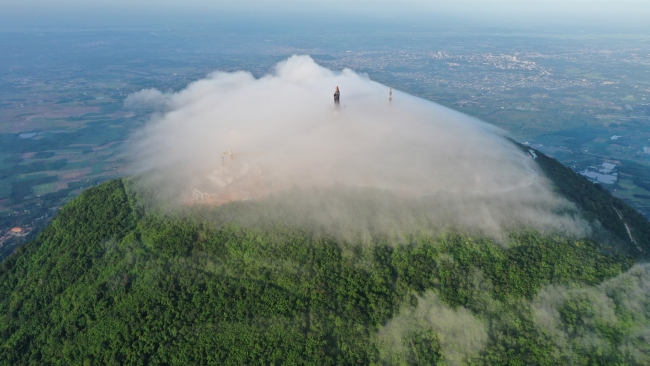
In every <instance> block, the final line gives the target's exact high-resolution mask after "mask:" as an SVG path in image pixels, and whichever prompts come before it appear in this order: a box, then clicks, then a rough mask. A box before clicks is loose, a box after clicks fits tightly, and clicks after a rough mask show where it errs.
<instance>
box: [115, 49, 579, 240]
mask: <svg viewBox="0 0 650 366" xmlns="http://www.w3.org/2000/svg"><path fill="white" fill-rule="evenodd" d="M337 86H338V87H340V90H341V97H340V106H337V105H335V103H334V101H333V93H334V90H335V87H337ZM125 105H126V106H127V107H129V108H134V109H137V108H153V109H154V110H156V111H157V112H156V113H154V114H153V115H152V118H151V121H150V122H149V123H148V124H147V125H146V127H145V128H143V129H142V130H141V131H139V132H138V133H137V134H136V135H134V136H133V138H132V140H131V142H130V147H129V156H130V157H131V158H132V160H133V164H134V165H133V166H134V167H135V168H136V171H137V172H138V173H144V174H145V175H147V177H148V180H147V182H148V183H147V184H150V185H151V186H155V187H156V191H157V192H158V193H159V195H161V197H162V199H161V200H162V201H165V202H177V203H178V204H197V203H198V204H201V203H204V204H213V205H218V204H224V203H227V202H230V201H242V200H244V201H246V200H259V199H263V198H264V197H268V196H269V195H275V196H277V195H281V194H283V192H287V191H288V190H289V189H295V188H300V189H317V190H320V191H319V192H320V196H319V198H318V199H314V200H312V201H313V202H312V201H310V200H309V199H304V200H301V201H300V202H295V206H302V207H303V208H305V207H306V208H307V210H308V211H309V210H316V211H319V212H320V214H321V215H322V216H323V217H326V218H327V219H329V220H334V221H337V220H343V219H342V218H345V220H346V222H347V223H348V224H349V223H355V222H357V220H358V223H359V224H360V225H366V222H364V220H365V221H368V220H366V218H368V217H370V216H369V215H372V217H373V220H376V219H377V218H378V217H379V218H385V221H389V222H394V221H395V220H399V221H409V217H410V216H411V215H413V214H414V213H413V212H412V210H410V211H409V210H406V211H408V212H402V214H403V215H400V217H399V218H398V217H397V216H396V215H397V214H396V213H394V212H392V211H393V210H394V208H396V206H398V205H399V203H395V202H400V199H403V202H409V201H411V202H430V204H429V205H428V206H426V208H425V209H424V211H425V215H424V216H426V217H428V220H430V222H437V223H438V224H440V223H444V224H445V225H443V226H446V227H449V226H452V227H460V228H470V229H474V230H478V231H480V232H483V233H487V234H489V235H493V236H497V237H498V236H499V235H500V231H501V230H503V229H506V228H508V227H513V226H521V225H524V226H529V227H534V228H536V229H539V230H542V231H562V232H565V233H570V234H573V235H585V234H587V233H588V232H589V229H588V227H587V225H586V223H585V222H584V221H582V220H581V219H579V218H576V217H575V215H574V214H570V212H571V211H573V205H571V204H570V203H568V202H567V201H566V200H564V199H562V198H559V197H557V196H556V195H555V194H553V193H552V192H551V190H550V189H549V184H548V182H547V181H546V179H544V178H543V177H541V176H540V175H539V174H538V169H537V167H536V165H535V163H534V160H533V159H531V158H530V157H529V156H528V155H527V154H526V153H524V152H522V151H521V150H520V149H519V148H517V147H516V146H514V145H513V144H512V143H510V142H509V141H508V140H506V139H505V138H504V137H503V136H502V135H503V132H502V131H500V130H499V129H497V128H495V127H493V126H491V125H488V124H486V123H484V122H481V121H479V120H476V119H474V118H471V117H468V116H466V115H463V114H461V113H458V112H455V111H453V110H450V109H448V108H445V107H442V106H440V105H437V104H435V103H432V102H429V101H426V100H423V99H420V98H417V97H414V96H411V95H408V94H405V93H402V92H399V91H397V90H393V91H392V100H389V87H388V86H385V85H382V84H379V83H376V82H374V81H372V80H370V79H369V78H368V77H367V76H365V75H360V74H357V73H355V72H353V71H351V70H348V69H345V70H343V71H342V72H334V71H331V70H328V69H325V68H323V67H321V66H319V65H317V64H316V63H315V62H314V61H313V60H312V59H311V58H310V57H308V56H292V57H291V58H289V59H287V60H285V61H282V62H280V63H278V64H277V65H276V67H275V69H274V70H273V72H272V73H270V74H269V75H267V76H265V77H262V78H259V79H256V78H254V77H253V76H252V75H251V74H250V73H246V72H235V73H224V72H215V73H212V74H210V75H209V76H208V77H207V78H206V79H204V80H199V81H197V82H194V83H192V84H190V85H189V86H188V87H187V88H186V89H184V90H181V91H179V92H176V93H163V92H160V91H158V90H155V89H146V90H142V91H140V92H137V93H134V94H132V95H130V96H128V97H127V99H126V100H125ZM336 187H354V188H373V189H375V190H377V191H379V192H386V193H389V194H390V195H391V196H392V197H398V198H399V199H398V200H397V201H394V200H393V201H391V202H393V203H392V204H376V205H374V206H373V205H370V206H373V207H374V208H373V209H372V212H366V213H364V212H363V210H359V211H360V212H357V213H355V214H354V215H349V214H348V213H349V209H348V208H345V207H344V206H347V205H351V206H354V200H355V197H354V196H353V197H348V196H349V194H348V196H346V198H345V199H343V201H344V203H342V204H341V203H340V202H342V200H341V199H340V198H336V197H334V195H336V193H335V192H336V191H337V189H336ZM323 192H326V193H323ZM337 200H338V201H337ZM337 202H339V203H337ZM324 203H325V204H324ZM292 205H293V203H292ZM346 210H348V212H344V211H346ZM418 211H420V212H421V211H423V209H422V207H419V208H418ZM567 212H569V213H567Z"/></svg>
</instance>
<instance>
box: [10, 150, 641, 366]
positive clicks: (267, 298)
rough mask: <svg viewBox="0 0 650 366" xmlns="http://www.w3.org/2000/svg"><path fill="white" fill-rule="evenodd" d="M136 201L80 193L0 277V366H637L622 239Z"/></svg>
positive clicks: (634, 283) (637, 330)
mask: <svg viewBox="0 0 650 366" xmlns="http://www.w3.org/2000/svg"><path fill="white" fill-rule="evenodd" d="M552 162H553V161H551V160H549V164H551V163H552ZM555 164H558V165H559V163H557V162H555ZM558 172H561V170H558ZM558 174H560V173H558ZM571 174H574V173H572V172H571ZM562 177H563V178H564V179H565V180H566V181H571V180H570V179H569V178H571V177H567V176H565V175H563V176H562ZM580 179H582V178H580ZM136 187H137V186H136V185H134V184H133V183H131V181H129V180H127V181H123V180H116V181H111V182H109V183H105V184H103V185H101V186H99V187H96V188H92V189H90V190H88V191H86V192H84V193H83V194H82V195H81V196H80V197H78V198H77V199H75V200H73V201H72V202H71V203H70V204H69V205H68V206H66V207H65V208H64V209H63V210H62V211H61V213H60V214H59V216H58V217H57V218H56V219H55V220H54V222H53V223H52V224H51V225H50V227H48V229H46V230H45V231H44V232H43V233H42V234H41V235H40V236H39V238H38V239H37V240H36V241H34V242H31V243H28V244H27V245H25V246H23V247H21V248H20V249H19V250H18V251H17V252H16V253H15V254H14V255H12V256H11V257H9V258H8V259H7V260H5V261H4V262H3V263H2V264H0V309H1V310H0V313H1V314H3V315H2V321H1V322H0V339H1V341H0V342H1V344H2V348H1V351H0V362H1V363H5V364H34V363H42V364H49V363H62V362H63V363H68V364H80V363H83V364H125V363H128V364H271V363H274V364H288V363H290V364H320V365H327V364H331V365H339V364H358V363H362V364H448V365H455V364H462V363H467V362H469V363H475V364H505V363H512V362H518V363H522V364H546V365H556V364H563V363H567V362H570V363H573V364H612V363H618V364H638V365H643V364H647V362H648V361H649V359H648V349H647V344H648V343H647V334H648V329H650V328H649V323H648V319H649V318H648V315H649V314H647V311H646V310H644V309H647V308H648V307H647V298H646V297H645V293H646V292H645V289H646V288H647V284H648V271H647V265H636V266H635V265H634V263H635V262H637V261H639V260H643V256H642V254H641V253H640V252H638V250H637V249H636V248H634V247H632V244H631V243H629V241H628V242H625V240H623V239H624V238H623V239H617V238H616V236H615V235H613V236H612V237H611V238H610V239H608V240H604V239H602V240H601V239H598V240H594V239H575V238H572V237H570V236H566V235H563V234H540V233H539V232H537V231H535V230H532V229H526V228H520V229H518V230H513V231H511V232H510V233H509V236H508V238H507V245H505V246H504V245H503V244H500V243H496V242H495V241H494V240H492V239H490V238H486V237H482V236H480V235H478V236H477V235H468V234H466V233H463V232H458V231H454V230H451V229H449V230H443V231H439V232H431V231H427V230H421V231H419V232H416V233H413V234H412V235H404V236H402V239H401V240H396V238H395V237H391V236H390V235H386V234H385V233H382V232H379V233H375V232H372V231H371V232H369V233H368V235H369V236H368V237H364V236H358V237H356V239H355V237H354V236H340V237H336V236H334V235H331V231H323V230H319V229H318V228H315V227H313V226H309V225H306V224H305V222H303V223H302V224H301V223H300V222H296V221H295V220H293V219H292V218H290V217H287V216H283V215H277V213H278V211H276V209H277V206H276V205H274V204H271V203H268V202H267V203H265V202H266V201H264V200H262V201H259V202H239V203H232V204H228V205H223V206H219V207H211V206H201V205H199V206H194V207H190V208H187V209H186V210H184V211H183V212H175V213H170V212H168V211H161V210H160V209H159V208H156V206H155V205H151V204H150V202H149V203H148V201H147V196H148V193H147V192H142V191H139V190H138V189H137V188H136ZM584 192H586V193H589V191H584ZM300 194H301V191H293V192H286V193H285V195H286V196H285V198H287V199H288V198H290V197H291V195H300ZM590 199H593V197H591V198H590ZM601 199H606V197H605V196H603V197H601ZM610 199H613V198H611V197H610ZM585 200H586V198H585ZM270 201H271V202H273V201H272V200H270ZM265 214H268V215H267V216H265V217H268V218H269V219H268V220H260V215H262V216H264V215H265ZM234 217H236V218H238V219H237V220H235V219H233V218H234ZM247 217H249V218H251V219H250V220H247V219H246V218H247ZM597 219H602V218H597ZM631 249H633V250H631ZM634 251H636V253H635V252H634ZM632 279H634V280H632Z"/></svg>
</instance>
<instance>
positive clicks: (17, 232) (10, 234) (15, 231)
mask: <svg viewBox="0 0 650 366" xmlns="http://www.w3.org/2000/svg"><path fill="white" fill-rule="evenodd" d="M30 231H31V228H29V227H24V228H22V227H14V228H11V229H9V230H7V231H6V232H5V233H4V234H3V235H2V236H0V247H2V246H3V245H4V243H6V242H7V241H8V240H9V239H12V238H16V237H23V236H26V235H27V234H29V232H30Z"/></svg>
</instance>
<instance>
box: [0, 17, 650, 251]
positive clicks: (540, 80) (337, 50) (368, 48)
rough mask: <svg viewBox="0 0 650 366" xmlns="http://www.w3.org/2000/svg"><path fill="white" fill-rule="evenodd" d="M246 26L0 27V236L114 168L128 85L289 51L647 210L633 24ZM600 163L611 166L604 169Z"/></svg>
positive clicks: (645, 96)
mask: <svg viewBox="0 0 650 366" xmlns="http://www.w3.org/2000/svg"><path fill="white" fill-rule="evenodd" d="M323 26H325V25H323ZM257 27H258V28H257V29H255V28H253V29H248V30H247V31H245V32H242V31H241V29H240V28H238V25H237V24H236V23H235V22H232V23H231V24H229V23H227V22H215V23H213V24H200V25H195V26H191V25H188V24H186V23H182V22H179V23H178V24H163V23H160V24H156V23H154V22H149V23H148V24H147V25H146V26H140V27H130V29H114V28H110V27H107V28H106V29H101V30H97V29H92V28H89V27H83V26H80V27H79V28H74V27H69V28H61V27H59V28H56V27H50V28H48V27H47V26H46V25H44V26H41V27H38V26H35V27H33V28H32V29H21V30H12V31H10V30H3V31H2V32H0V41H1V42H2V44H3V47H2V49H1V50H0V56H1V57H0V65H1V66H2V67H1V69H0V70H1V71H0V85H2V87H1V88H0V178H1V180H0V217H1V220H0V228H1V229H2V233H3V235H4V233H6V232H7V230H8V229H10V228H12V227H15V226H23V227H27V228H28V230H29V228H32V229H37V228H39V227H42V223H44V222H46V221H47V218H49V217H51V216H52V214H53V213H54V212H56V209H57V207H59V206H60V205H61V204H62V203H64V202H65V201H67V200H68V199H70V198H71V197H73V196H75V195H77V194H78V193H79V192H81V190H83V189H84V188H87V187H89V186H92V185H95V184H97V183H99V182H102V181H105V180H107V179H110V178H114V177H118V176H123V175H124V174H127V172H128V167H127V165H126V164H125V162H126V160H125V159H124V156H122V155H121V154H122V153H123V149H122V147H123V142H124V140H125V139H126V138H127V137H128V135H129V133H130V131H133V129H134V128H136V127H138V126H140V125H141V124H142V123H143V122H144V121H146V120H147V118H148V117H149V113H150V111H148V110H135V111H132V110H128V109H126V108H125V107H124V106H123V101H124V99H125V98H126V96H127V95H129V94H130V93H133V92H135V91H138V90H141V89H143V88H150V87H154V88H160V89H162V90H169V89H170V88H171V90H180V89H181V88H183V87H184V86H186V85H187V84H188V83H190V82H192V81H195V80H198V79H200V78H202V77H204V76H205V75H207V74H208V73H209V72H211V71H214V70H222V71H235V70H246V71H249V72H252V73H253V74H254V75H255V76H257V77H261V76H263V75H265V74H266V73H267V72H269V70H270V68H271V67H272V66H273V65H274V64H275V63H276V62H277V61H279V60H281V59H284V58H286V57H288V56H290V55H294V54H299V55H300V54H306V55H311V56H312V57H313V58H314V59H315V60H316V61H317V62H318V63H319V64H321V65H323V66H325V67H328V68H331V69H333V70H341V69H343V68H350V69H352V70H354V71H356V72H360V73H367V74H368V75H369V76H370V77H371V78H372V79H374V80H377V81H379V82H381V83H384V84H386V85H392V86H393V87H394V88H395V89H398V90H402V91H405V92H407V93H411V94H413V95H416V96H420V97H422V98H425V99H429V100H432V101H435V102H437V103H440V104H442V105H445V106H448V107H450V108H453V109H456V110H459V111H462V112H464V113H467V114H469V115H472V116H475V117H477V118H480V119H482V120H485V121H487V122H490V123H492V124H494V125H496V126H498V127H500V128H503V129H504V130H506V131H508V133H509V134H510V135H511V136H512V138H514V139H515V140H517V141H520V142H522V143H525V144H529V145H530V146H532V147H535V148H537V149H539V150H541V151H544V152H545V153H547V154H549V155H550V156H553V157H555V158H557V159H559V160H560V161H561V162H563V163H564V164H566V165H567V166H569V167H571V168H572V169H573V170H574V171H576V172H582V173H583V174H585V175H586V176H587V177H589V178H590V179H592V180H593V181H594V182H598V183H600V184H602V185H603V187H604V188H605V189H607V190H609V191H610V192H612V193H613V194H614V195H615V196H617V197H620V198H622V199H624V200H625V201H626V202H628V203H630V204H631V205H632V206H633V207H636V208H637V209H638V210H639V211H640V212H641V213H643V214H644V215H645V216H646V217H650V71H649V69H648V67H649V66H650V39H649V38H648V37H646V36H644V35H642V34H634V33H631V34H622V35H620V37H616V38H613V37H608V36H605V35H604V34H602V33H601V34H599V33H597V32H595V31H582V32H575V30H574V29H571V28H567V29H565V30H563V29H553V30H547V31H546V32H544V33H539V32H536V31H535V32H534V31H532V30H529V31H526V30H525V29H524V30H522V31H520V32H517V33H515V34H513V33H512V32H508V30H507V29H500V28H497V27H487V26H485V27H480V26H475V27H458V28H459V29H454V28H450V27H448V26H444V25H440V26H437V25H435V24H433V25H431V24H419V25H417V26H415V25H411V26H409V25H406V24H400V23H396V22H390V23H387V24H383V23H382V22H380V21H372V22H365V23H362V24H356V25H355V24H354V23H352V22H350V21H349V20H347V19H343V20H342V21H341V23H340V24H338V25H336V26H335V27H333V29H332V30H331V31H329V32H328V33H327V37H325V36H323V35H322V34H319V33H318V32H316V31H315V28H316V27H314V28H310V27H309V26H308V24H304V23H298V24H295V25H294V26H293V27H288V26H283V25H279V24H275V23H270V22H267V23H264V22H262V23H260V24H259V25H258V26H257ZM295 29H299V30H301V31H300V32H295ZM353 33H354V37H352V36H351V35H352V34H353ZM345 92H346V91H345V90H344V91H343V99H345ZM287 97H288V98H291V96H287ZM603 163H608V164H609V163H611V164H614V165H613V166H612V167H611V168H610V169H608V172H607V174H605V175H603V174H601V173H599V169H600V168H599V166H601V165H602V164H603ZM590 172H591V173H590ZM596 173H597V174H596ZM599 174H600V175H599ZM3 238H4V239H3V240H9V239H12V240H14V239H15V238H13V237H10V236H4V237H3Z"/></svg>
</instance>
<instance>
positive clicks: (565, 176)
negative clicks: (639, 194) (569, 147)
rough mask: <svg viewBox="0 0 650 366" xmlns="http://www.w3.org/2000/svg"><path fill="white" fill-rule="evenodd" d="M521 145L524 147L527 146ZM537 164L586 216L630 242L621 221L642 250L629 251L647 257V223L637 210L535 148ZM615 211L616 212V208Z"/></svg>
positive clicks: (649, 250)
mask: <svg viewBox="0 0 650 366" xmlns="http://www.w3.org/2000/svg"><path fill="white" fill-rule="evenodd" d="M519 146H521V147H522V148H523V149H524V150H528V147H525V146H522V145H519ZM535 153H536V155H537V159H536V160H535V161H536V162H537V164H538V165H539V166H540V167H541V168H542V171H543V172H544V174H545V175H546V176H547V177H549V178H550V179H551V180H552V181H553V183H554V184H555V186H556V188H557V191H558V192H559V193H560V194H562V195H563V196H565V197H567V198H568V199H570V200H571V201H573V202H575V203H576V204H577V205H578V207H579V208H580V209H581V211H582V214H583V215H584V216H585V217H586V218H587V219H589V220H596V221H598V222H599V223H600V225H602V226H603V228H605V229H606V230H607V231H609V232H610V233H613V234H614V235H616V236H617V237H618V238H620V239H622V240H623V241H626V242H628V243H630V239H629V235H628V232H627V229H626V228H625V224H626V223H627V225H628V228H629V229H630V231H631V234H632V237H633V239H634V240H635V241H636V243H637V244H638V246H639V247H640V248H641V250H643V252H641V251H639V250H638V249H637V248H636V246H633V247H631V248H632V250H630V254H632V255H634V256H638V257H645V258H648V255H650V223H649V222H648V220H647V219H646V218H645V217H643V215H641V214H640V213H639V212H638V211H637V210H635V209H634V208H632V207H630V206H629V205H627V204H626V203H625V202H623V201H622V200H621V199H619V198H616V197H614V196H612V195H611V194H609V192H607V191H605V190H604V189H603V188H602V187H601V186H600V185H599V184H593V183H591V182H590V181H588V180H587V179H586V178H585V177H583V176H581V175H579V174H577V173H575V172H574V171H573V170H571V169H570V168H568V167H566V166H564V165H562V164H561V163H560V162H558V161H557V160H555V159H552V158H549V157H548V156H546V155H544V154H543V153H541V152H540V151H537V150H535ZM617 211H618V212H617Z"/></svg>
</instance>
